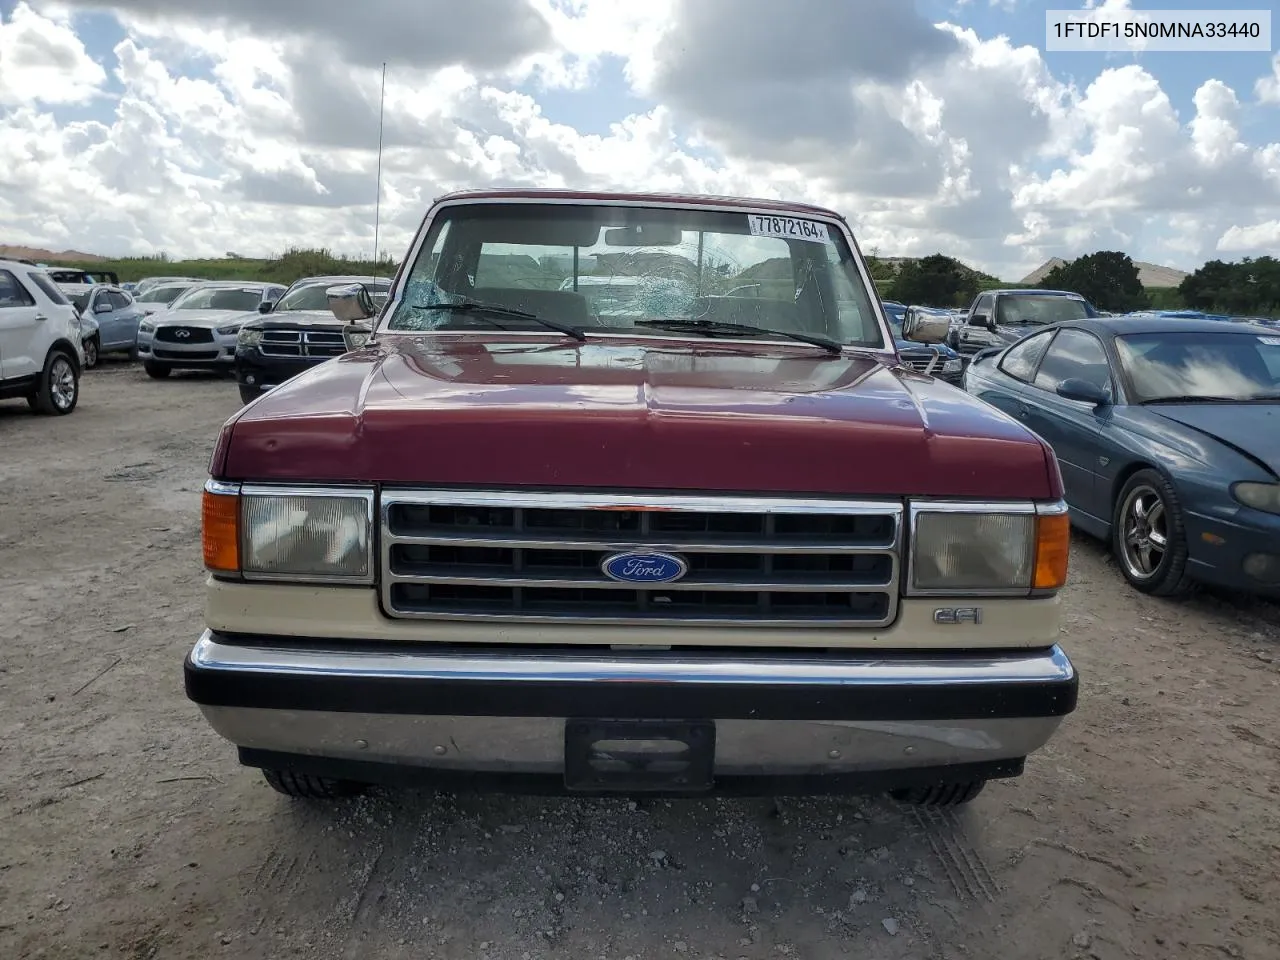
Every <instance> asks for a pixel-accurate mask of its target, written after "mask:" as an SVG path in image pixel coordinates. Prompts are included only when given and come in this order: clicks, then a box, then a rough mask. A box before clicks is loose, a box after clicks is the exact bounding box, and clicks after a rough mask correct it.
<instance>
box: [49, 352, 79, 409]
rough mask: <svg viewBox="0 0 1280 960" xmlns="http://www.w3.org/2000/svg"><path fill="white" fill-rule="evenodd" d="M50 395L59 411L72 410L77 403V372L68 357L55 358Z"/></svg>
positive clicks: (50, 378)
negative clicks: (72, 405) (72, 406)
mask: <svg viewBox="0 0 1280 960" xmlns="http://www.w3.org/2000/svg"><path fill="white" fill-rule="evenodd" d="M49 393H50V394H51V395H52V397H53V405H54V406H55V407H57V408H58V409H59V410H67V409H70V407H71V404H73V403H75V401H76V372H75V370H74V369H73V368H72V366H71V361H70V360H68V359H67V358H66V357H55V358H54V360H53V366H52V367H51V368H50V370H49Z"/></svg>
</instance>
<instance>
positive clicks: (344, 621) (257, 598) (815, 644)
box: [205, 578, 1061, 650]
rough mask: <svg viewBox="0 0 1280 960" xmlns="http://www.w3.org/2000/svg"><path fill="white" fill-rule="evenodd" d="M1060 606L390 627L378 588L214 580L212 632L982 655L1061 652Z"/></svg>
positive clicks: (909, 605) (904, 605)
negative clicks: (809, 621) (960, 613)
mask: <svg viewBox="0 0 1280 960" xmlns="http://www.w3.org/2000/svg"><path fill="white" fill-rule="evenodd" d="M1060 606H1061V600H1060V598H1059V597H1056V596H1054V597H1045V598H1037V599H1027V598H1012V599H1010V598H1002V599H989V600H976V599H970V598H955V599H927V600H925V599H909V598H904V599H903V600H902V602H901V606H900V610H899V614H898V619H897V621H896V622H895V623H894V624H893V625H891V626H889V627H883V628H880V629H833V628H825V627H812V628H807V629H798V628H797V629H785V630H784V629H773V628H764V627H759V628H757V627H752V626H750V625H744V626H741V627H711V626H696V625H691V626H687V627H665V626H651V625H645V624H637V625H634V626H588V625H573V624H520V623H480V622H474V621H465V620H458V621H447V620H430V621H428V620H397V619H393V618H391V617H387V616H386V615H385V614H383V612H382V610H381V608H380V607H379V605H378V593H377V590H375V589H374V588H372V587H369V588H356V587H316V586H310V585H278V584H246V583H228V582H225V581H220V580H214V579H212V578H210V579H209V586H208V592H207V600H206V605H205V623H206V624H207V625H208V626H209V627H210V628H211V629H213V630H217V631H223V632H227V633H244V634H257V635H263V634H265V635H269V636H279V637H313V638H340V639H343V640H386V641H405V642H409V643H421V642H427V643H444V644H451V643H495V644H498V643H501V644H512V645H530V646H536V645H545V644H569V645H571V644H604V645H610V644H617V645H621V646H634V645H637V644H639V645H655V646H666V645H670V646H674V647H679V646H684V645H689V644H697V645H700V646H731V647H773V648H778V647H795V648H802V647H809V648H841V649H859V648H873V649H874V648H877V647H879V648H882V649H898V650H903V649H949V650H956V649H963V650H981V649H998V648H1036V647H1048V646H1050V645H1052V644H1055V643H1057V642H1058V639H1059V638H1058V623H1059V615H1060ZM954 607H977V608H979V609H980V610H981V623H978V624H974V623H970V622H965V623H950V624H946V623H935V622H934V611H936V610H939V609H944V608H954Z"/></svg>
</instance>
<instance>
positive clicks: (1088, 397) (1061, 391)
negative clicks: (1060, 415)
mask: <svg viewBox="0 0 1280 960" xmlns="http://www.w3.org/2000/svg"><path fill="white" fill-rule="evenodd" d="M1057 394H1058V396H1060V397H1062V398H1064V399H1066V400H1078V401H1079V402H1081V403H1091V404H1093V405H1094V406H1095V407H1100V406H1102V405H1103V404H1105V403H1110V402H1111V394H1110V393H1108V392H1107V391H1106V390H1104V389H1103V388H1102V387H1100V386H1098V385H1097V384H1096V383H1090V382H1089V381H1088V380H1081V379H1079V378H1078V377H1068V378H1067V379H1066V380H1063V381H1062V382H1061V383H1060V384H1058V389H1057Z"/></svg>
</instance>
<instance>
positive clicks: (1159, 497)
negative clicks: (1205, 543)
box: [1111, 470, 1192, 597]
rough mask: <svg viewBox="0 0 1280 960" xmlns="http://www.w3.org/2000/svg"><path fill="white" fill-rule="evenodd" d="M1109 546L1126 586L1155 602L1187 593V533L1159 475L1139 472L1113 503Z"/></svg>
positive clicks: (1179, 508) (1174, 494)
mask: <svg viewBox="0 0 1280 960" xmlns="http://www.w3.org/2000/svg"><path fill="white" fill-rule="evenodd" d="M1111 546H1112V549H1113V550H1114V551H1115V555H1116V558H1117V559H1118V560H1119V561H1120V572H1121V573H1123V574H1124V578H1125V579H1126V580H1128V581H1129V583H1130V584H1131V585H1132V586H1134V587H1136V588H1137V589H1139V590H1141V591H1142V592H1143V593H1149V594H1151V595H1152V596H1153V597H1175V596H1180V595H1182V594H1186V593H1188V592H1189V591H1190V590H1191V587H1192V582H1191V578H1190V577H1189V576H1188V575H1187V531H1186V521H1185V519H1184V514H1183V511H1182V504H1181V503H1180V502H1179V500H1178V494H1177V491H1175V490H1174V489H1173V484H1171V483H1170V482H1169V481H1168V480H1167V479H1165V477H1164V475H1163V474H1162V473H1160V472H1159V471H1157V470H1139V471H1138V472H1137V473H1135V474H1134V475H1133V476H1132V477H1130V478H1129V480H1128V482H1127V483H1125V485H1124V488H1123V489H1122V490H1121V491H1120V496H1119V497H1117V498H1116V505H1115V515H1114V516H1113V517H1112V519H1111Z"/></svg>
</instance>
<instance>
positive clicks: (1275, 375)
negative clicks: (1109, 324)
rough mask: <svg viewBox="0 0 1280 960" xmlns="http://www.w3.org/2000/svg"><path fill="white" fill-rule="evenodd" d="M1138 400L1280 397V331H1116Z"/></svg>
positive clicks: (1122, 359)
mask: <svg viewBox="0 0 1280 960" xmlns="http://www.w3.org/2000/svg"><path fill="white" fill-rule="evenodd" d="M1116 351H1117V352H1118V353H1119V354H1120V362H1121V364H1122V365H1123V367H1124V369H1125V371H1126V372H1127V373H1128V375H1129V380H1130V382H1131V383H1132V385H1133V394H1134V395H1133V398H1132V399H1133V402H1135V403H1160V402H1162V401H1163V402H1166V403H1195V402H1197V401H1206V402H1211V401H1250V400H1252V401H1273V402H1276V401H1280V337H1269V336H1265V335H1255V334H1250V333H1233V332H1223V333H1201V332H1197V333H1190V332H1188V333H1178V332H1176V331H1175V332H1166V333H1139V334H1128V335H1125V336H1120V337H1116Z"/></svg>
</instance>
